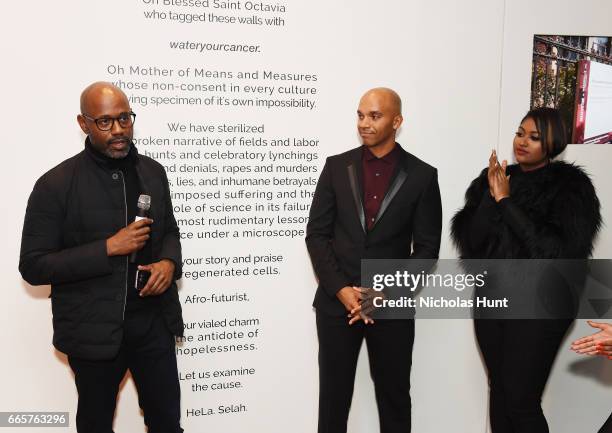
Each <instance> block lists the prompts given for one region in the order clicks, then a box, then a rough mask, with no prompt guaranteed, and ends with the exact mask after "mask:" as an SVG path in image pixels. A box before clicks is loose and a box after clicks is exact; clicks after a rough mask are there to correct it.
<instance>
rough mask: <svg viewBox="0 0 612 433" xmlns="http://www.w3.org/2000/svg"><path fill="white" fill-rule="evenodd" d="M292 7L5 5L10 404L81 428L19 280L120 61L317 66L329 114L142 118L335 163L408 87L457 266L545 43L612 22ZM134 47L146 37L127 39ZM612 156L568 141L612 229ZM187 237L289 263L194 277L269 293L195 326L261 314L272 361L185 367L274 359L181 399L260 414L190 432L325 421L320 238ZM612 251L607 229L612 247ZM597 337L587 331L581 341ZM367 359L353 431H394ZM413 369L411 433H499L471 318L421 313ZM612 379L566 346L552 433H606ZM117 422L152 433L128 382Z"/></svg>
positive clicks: (40, 308) (41, 322)
mask: <svg viewBox="0 0 612 433" xmlns="http://www.w3.org/2000/svg"><path fill="white" fill-rule="evenodd" d="M283 4H285V5H286V6H287V8H288V12H287V14H286V20H287V25H286V27H284V28H282V29H271V28H256V27H249V26H229V25H228V26H221V25H210V26H207V25H180V24H176V23H167V22H157V23H153V22H151V21H146V20H143V19H142V10H143V9H144V7H145V5H144V4H143V3H142V2H139V1H136V0H132V1H130V2H126V1H119V0H110V1H107V2H82V1H77V0H66V1H64V2H62V4H61V7H60V5H59V4H58V3H53V2H44V1H34V2H27V3H11V4H10V5H8V6H6V7H5V8H4V12H3V14H2V18H0V20H1V26H0V35H1V40H2V52H3V67H2V69H1V71H2V72H1V74H2V80H1V81H0V82H1V83H2V84H1V85H2V95H3V96H4V98H3V100H4V104H2V118H3V121H2V124H3V133H4V134H3V138H4V140H3V149H4V155H5V158H4V160H5V164H4V167H3V168H4V169H3V170H2V174H1V176H2V181H3V184H4V185H5V194H6V196H7V197H6V200H4V201H3V203H4V204H3V205H2V207H3V209H2V212H1V214H2V221H3V224H2V226H3V227H4V229H3V230H4V232H3V234H4V236H3V238H4V245H5V249H4V252H3V253H2V260H1V261H0V266H1V272H2V275H5V278H6V284H5V291H6V295H5V297H4V302H3V303H2V304H1V306H0V308H1V315H2V317H3V318H4V323H5V326H3V327H2V330H1V331H0V332H1V333H2V334H1V335H2V342H3V343H4V347H5V350H4V352H3V353H4V356H3V359H2V368H1V369H0V383H2V388H3V391H2V394H1V395H0V411H19V410H21V411H25V410H40V411H69V412H70V413H71V423H72V424H74V414H75V411H76V393H75V390H74V384H73V381H72V375H71V372H70V369H69V367H68V366H67V364H66V363H65V359H64V356H63V355H61V354H58V353H57V352H55V351H54V350H53V348H52V346H51V334H52V333H51V313H50V305H49V302H48V300H47V298H46V296H47V295H48V293H49V289H48V287H30V286H28V285H27V284H26V283H24V282H22V280H21V278H20V276H19V274H18V272H17V263H18V255H19V242H20V234H21V225H22V222H23V215H24V210H25V205H26V201H27V197H28V195H29V192H30V191H31V188H32V186H33V184H34V181H35V180H36V179H37V178H38V177H39V176H40V175H41V174H42V173H44V172H45V171H46V170H47V169H49V168H50V167H52V166H54V165H55V164H57V163H59V162H60V161H62V160H63V159H65V158H67V157H69V156H71V155H73V154H74V153H76V152H78V151H79V150H80V149H81V146H82V139H83V136H82V134H81V133H80V131H79V130H78V126H77V124H76V121H75V117H76V114H77V113H78V97H79V93H80V91H81V90H82V88H83V87H84V86H85V85H87V84H88V83H90V82H92V81H95V80H100V79H111V78H113V77H111V76H109V75H107V74H106V72H105V71H106V66H107V65H108V64H113V63H121V64H143V63H148V64H159V65H166V66H168V67H177V68H178V67H183V66H189V65H191V66H193V65H198V66H199V67H206V68H209V69H215V68H220V69H245V70H248V69H258V68H264V67H265V68H271V69H278V70H289V71H293V70H296V71H301V72H314V73H317V74H319V76H320V82H319V83H318V86H319V90H320V92H319V95H318V96H317V98H316V100H317V103H318V108H317V109H316V110H313V111H312V112H304V111H298V110H286V111H279V110H270V111H265V110H257V109H242V110H240V109H227V108H224V109H219V108H209V107H193V108H186V107H161V108H157V109H155V108H152V107H137V106H136V107H133V108H134V110H135V111H137V113H138V120H137V125H136V136H146V135H158V136H164V135H167V129H166V127H165V123H166V122H167V121H170V120H175V121H178V120H182V121H187V120H192V121H235V122H237V121H252V122H259V123H265V124H266V128H267V130H269V131H271V132H270V133H271V134H272V135H279V136H282V135H291V136H294V137H298V136H300V135H306V136H316V137H318V138H319V139H320V141H321V146H320V147H319V149H318V152H319V155H320V156H321V159H320V160H319V165H321V164H322V162H323V160H324V157H325V156H328V155H331V154H335V153H339V152H342V151H344V150H346V149H349V148H352V147H354V146H357V145H358V144H359V143H358V139H357V135H356V133H355V110H356V106H357V102H358V99H359V97H360V95H361V93H362V92H363V91H364V90H366V89H368V88H370V87H373V86H378V85H385V86H389V87H393V88H394V89H396V90H397V91H398V92H399V93H400V95H401V96H402V97H403V99H404V117H405V123H404V126H403V127H402V131H401V133H400V136H399V141H400V142H401V143H402V145H403V146H404V147H405V148H406V149H407V150H408V151H410V152H412V153H414V154H416V155H417V156H419V157H420V158H422V159H424V160H425V161H427V162H429V163H431V164H433V165H435V166H436V167H438V170H439V181H440V187H441V191H442V198H443V207H444V209H443V210H444V228H443V244H442V249H441V257H443V258H453V257H455V256H456V252H455V251H454V249H453V248H452V245H451V244H450V242H449V240H448V234H449V226H448V222H449V220H450V218H451V216H452V214H453V212H454V211H455V210H456V209H458V208H459V207H460V206H461V204H462V202H463V194H464V192H465V188H466V187H467V185H468V184H469V182H470V180H471V179H472V178H473V177H474V176H476V174H477V173H478V172H479V171H480V169H481V168H482V167H484V166H485V164H486V162H487V159H488V154H489V152H490V149H491V148H498V149H499V152H500V156H502V157H509V156H510V152H511V146H510V143H511V139H512V135H513V132H514V131H513V129H514V128H515V127H516V124H517V123H518V121H519V120H520V118H521V117H522V115H523V114H524V113H525V112H526V111H527V109H528V106H529V89H530V77H531V74H530V70H531V67H530V64H531V63H530V62H531V44H532V37H533V34H534V33H537V34H595V35H599V34H601V35H606V34H610V28H609V23H608V22H607V17H609V16H610V14H611V13H612V6H611V5H609V4H608V3H606V2H601V1H596V0H588V1H585V2H582V4H581V6H580V7H581V9H582V10H583V11H584V12H583V13H581V14H577V13H570V12H568V11H571V10H573V9H575V8H576V7H577V6H576V4H575V3H574V2H569V1H566V0H562V1H555V2H553V1H551V0H546V1H541V2H538V3H537V4H536V5H534V4H533V2H531V3H527V2H526V1H525V0H513V1H511V2H507V4H505V2H504V1H503V0H493V1H491V0H465V1H462V2H455V1H452V0H443V1H439V2H405V1H400V0H386V1H384V2H378V3H372V2H366V1H364V0H353V1H348V0H342V1H335V2H326V1H322V0H312V1H309V2H290V1H286V2H283ZM173 39H177V40H179V39H192V40H196V41H200V40H213V41H217V40H221V41H240V42H249V43H260V44H261V45H262V47H263V48H264V51H263V53H262V54H261V55H258V56H245V55H236V54H231V55H220V54H216V53H206V54H196V53H181V52H177V51H172V50H169V49H168V47H167V44H168V41H169V40H173ZM126 40H127V41H128V47H129V48H124V46H125V41H126ZM500 101H501V106H500ZM500 119H501V121H500ZM142 150H143V149H141V151H142ZM611 152H612V148H611V147H609V146H582V147H577V146H572V147H571V148H570V149H569V150H568V151H567V152H566V158H567V159H570V160H576V161H578V162H580V163H581V164H583V165H585V166H586V167H587V169H588V170H589V172H591V173H592V174H593V178H594V181H595V184H596V186H597V189H598V193H599V196H600V199H601V201H602V205H603V209H604V218H605V219H606V220H609V219H610V212H611V211H610V209H611V208H610V205H609V200H608V198H609V197H610V191H609V188H610V187H609V186H608V185H609V184H610V182H609V174H608V173H609V170H606V166H607V164H606V162H607V161H608V160H610V156H611V155H610V153H611ZM183 245H184V255H185V256H189V255H197V254H213V253H214V254H233V253H241V254H247V253H249V252H263V251H265V250H273V251H278V252H281V253H282V254H284V255H285V257H286V262H285V263H286V264H285V265H283V267H282V268H281V274H280V275H279V276H277V277H274V278H268V279H266V278H263V279H257V280H254V279H244V278H239V279H228V278H226V279H215V280H210V281H207V280H200V281H199V282H197V283H195V282H189V281H184V282H183V283H182V291H181V296H183V297H184V296H186V295H188V294H192V293H206V292H209V291H211V290H219V291H228V292H229V291H232V290H237V289H241V290H245V291H248V292H249V294H250V295H251V297H252V298H253V301H252V302H251V303H250V304H248V305H237V306H232V307H231V308H219V307H215V308H209V307H199V308H194V307H193V306H187V307H186V308H185V315H186V319H187V320H201V319H202V318H211V317H227V316H228V315H230V314H242V315H249V314H251V315H257V316H258V317H260V318H261V319H262V322H263V323H262V334H263V336H262V340H261V341H260V349H259V351H257V352H256V353H251V354H247V355H244V356H242V355H233V356H216V357H203V358H198V359H196V360H192V359H182V358H180V359H179V363H180V368H181V369H182V370H184V371H188V370H190V369H193V368H201V369H207V368H223V367H234V366H237V365H239V364H240V363H242V362H246V363H248V364H249V365H252V366H254V367H256V368H257V370H258V374H257V375H256V376H255V377H254V378H252V379H250V380H249V381H247V385H248V386H247V387H246V388H245V389H244V390H243V391H238V392H235V391H234V392H222V393H219V394H194V393H191V392H190V391H189V389H188V387H187V386H183V406H184V407H209V406H211V407H214V406H216V405H218V404H220V403H223V402H229V401H241V402H244V403H245V404H247V405H248V406H249V411H248V412H247V413H243V414H235V415H226V416H218V415H217V416H214V417H209V418H207V419H202V418H199V419H186V420H185V419H184V422H183V425H184V427H185V428H186V429H187V431H205V430H206V431H226V432H228V433H233V432H244V431H246V430H247V429H249V430H255V431H272V432H281V431H297V432H299V433H301V432H304V433H305V432H312V431H314V430H315V428H316V410H317V401H316V398H317V392H318V391H317V380H318V379H317V365H316V351H317V342H316V334H315V327H314V314H313V311H312V309H311V308H310V303H311V300H312V299H311V298H312V296H313V294H314V287H315V280H314V276H313V274H312V270H311V267H310V263H309V259H308V257H307V253H306V251H305V247H304V243H303V240H302V239H294V240H278V239H269V240H260V241H252V240H249V241H227V242H224V241H207V242H193V241H188V242H185V243H184V244H183ZM611 253H612V243H611V242H610V231H609V229H607V228H606V229H605V230H604V232H603V233H602V236H601V237H600V241H599V244H598V247H597V252H596V256H597V257H600V258H605V257H610V256H611ZM587 332H589V331H588V330H587V329H585V326H584V324H583V323H578V324H577V326H576V328H575V329H574V330H573V331H572V335H571V336H570V337H569V339H570V340H571V338H573V337H574V336H578V335H582V334H585V333H587ZM566 346H567V344H566ZM362 355H363V356H362V358H361V360H360V364H359V367H358V375H357V384H356V389H355V398H354V405H353V410H352V412H351V417H350V421H349V422H350V431H352V432H364V433H365V432H372V431H377V428H378V427H377V425H378V422H377V416H376V408H375V402H374V393H373V387H372V385H371V381H370V378H369V372H368V368H367V362H366V356H365V353H364V354H362ZM412 372H413V374H412V384H413V385H412V386H413V388H412V389H413V392H412V395H413V405H414V406H413V420H414V421H413V425H414V431H416V432H419V433H421V432H423V433H427V432H432V433H433V432H440V431H453V432H458V433H460V432H465V433H474V432H485V430H486V411H487V395H486V393H487V385H486V378H485V373H484V368H483V365H482V362H481V360H480V356H479V354H478V350H477V347H476V344H475V340H474V336H473V331H472V324H471V322H469V321H458V320H441V321H434V320H423V321H420V322H418V323H417V336H416V343H415V349H414V363H413V369H412ZM611 375H612V372H611V367H610V365H604V363H603V362H600V360H590V359H588V360H586V359H581V358H578V357H577V356H575V355H574V354H572V353H570V352H569V351H568V350H566V349H565V348H564V349H563V350H562V353H561V355H560V357H559V360H558V362H557V365H556V367H555V370H554V371H553V374H552V376H551V380H550V384H549V387H548V391H547V394H546V396H545V401H544V406H545V410H546V412H547V414H548V415H549V416H550V417H549V418H550V420H551V426H552V431H555V432H568V433H569V432H576V431H592V430H595V429H596V427H597V426H598V425H599V424H601V422H603V419H605V415H607V414H606V411H609V406H610V405H609V391H610V386H611V385H612V377H611ZM184 385H185V384H184ZM606 396H607V401H608V403H606ZM585 402H587V403H588V405H585V404H584V403H585ZM116 430H117V431H130V432H138V431H143V428H142V417H141V416H140V414H139V412H138V409H137V400H136V394H135V391H134V389H133V384H132V383H131V381H128V382H127V383H126V386H125V388H124V390H123V392H122V394H121V399H120V402H119V405H118V413H117V419H116ZM7 431H11V429H7ZM15 431H19V430H17V429H15ZM58 431H62V430H61V429H58ZM64 431H75V429H74V428H73V427H71V428H70V429H66V430H64Z"/></svg>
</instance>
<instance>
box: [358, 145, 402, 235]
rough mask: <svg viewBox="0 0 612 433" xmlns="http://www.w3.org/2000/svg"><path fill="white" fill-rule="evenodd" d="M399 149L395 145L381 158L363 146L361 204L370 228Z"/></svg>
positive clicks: (370, 228)
mask: <svg viewBox="0 0 612 433" xmlns="http://www.w3.org/2000/svg"><path fill="white" fill-rule="evenodd" d="M398 157H399V150H398V147H397V145H396V146H395V147H394V148H393V150H392V151H391V152H389V153H387V154H386V155H385V156H383V157H382V158H377V157H376V156H375V155H374V154H373V153H372V152H371V151H370V149H368V148H367V147H365V146H364V147H363V156H362V158H361V161H362V165H363V206H364V212H365V217H366V222H367V224H368V230H372V227H374V222H375V221H376V215H378V211H379V210H380V205H381V204H382V201H383V199H384V198H385V194H386V193H387V190H388V189H389V183H390V182H391V177H392V176H393V173H394V172H395V167H396V165H397V160H398Z"/></svg>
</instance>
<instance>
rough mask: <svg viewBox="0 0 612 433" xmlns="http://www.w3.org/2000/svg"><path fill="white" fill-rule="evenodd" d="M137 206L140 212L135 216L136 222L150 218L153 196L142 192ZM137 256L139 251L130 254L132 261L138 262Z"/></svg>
mask: <svg viewBox="0 0 612 433" xmlns="http://www.w3.org/2000/svg"><path fill="white" fill-rule="evenodd" d="M136 206H137V207H138V213H137V214H136V218H134V222H136V221H140V220H141V219H144V218H148V217H149V209H151V196H150V195H146V194H140V197H138V204H137V205H136ZM137 256H138V251H134V252H132V254H130V263H136V257H137Z"/></svg>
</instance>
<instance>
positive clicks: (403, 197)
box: [306, 144, 442, 316]
mask: <svg viewBox="0 0 612 433" xmlns="http://www.w3.org/2000/svg"><path fill="white" fill-rule="evenodd" d="M397 146H399V144H398V145H397ZM399 150H400V157H399V160H398V163H397V166H396V169H395V173H394V174H393V176H392V178H391V182H390V184H389V188H388V190H387V193H386V195H385V198H384V199H383V202H382V204H381V208H380V211H379V212H378V215H377V217H376V222H375V225H374V227H373V228H372V229H371V230H369V231H368V230H367V225H366V221H365V212H364V208H363V192H362V191H363V182H362V159H361V158H362V152H363V148H362V147H358V148H356V149H353V150H350V151H348V152H345V153H342V154H340V155H335V156H331V157H329V158H327V160H326V162H325V166H324V167H323V171H322V172H321V176H320V177H319V182H318V184H317V188H316V190H315V195H314V197H313V200H312V206H311V208H310V218H309V221H308V226H307V228H306V245H307V247H308V252H309V254H310V258H311V260H312V264H313V267H314V270H315V273H316V274H317V277H318V279H319V287H318V289H317V293H316V295H315V299H314V303H313V306H314V307H315V308H316V309H317V310H319V311H321V312H324V313H327V314H330V315H334V316H339V315H343V314H346V311H345V308H344V306H343V305H342V303H341V302H340V300H338V298H337V297H336V293H337V292H338V291H339V290H340V289H342V288H343V287H345V286H352V285H357V286H359V285H360V282H361V260H362V259H386V258H388V259H406V258H419V259H431V258H433V259H435V258H437V257H438V253H439V250H440V232H441V228H442V205H441V200H440V188H439V186H438V176H437V170H436V169H435V168H434V167H432V166H430V165H428V164H426V163H425V162H423V161H421V160H420V159H418V158H417V157H415V156H414V155H411V154H410V153H408V152H406V151H405V150H403V149H402V148H401V147H400V148H399Z"/></svg>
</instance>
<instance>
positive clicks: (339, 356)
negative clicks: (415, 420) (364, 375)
mask: <svg viewBox="0 0 612 433" xmlns="http://www.w3.org/2000/svg"><path fill="white" fill-rule="evenodd" d="M317 334H318V337H319V430H318V431H319V433H346V427H347V420H348V416H349V410H350V407H351V401H352V398H353V386H354V383H355V371H356V367H357V359H358V357H359V350H360V348H361V343H362V341H363V340H364V338H365V341H366V344H367V349H368V358H369V361H370V374H371V376H372V379H373V381H374V388H375V393H376V403H377V406H378V414H379V419H380V432H381V433H409V432H410V428H411V402H410V368H411V366H412V346H413V343H414V320H377V321H376V322H375V323H374V324H371V325H365V324H364V323H363V322H362V321H359V322H357V323H355V324H353V325H349V324H348V318H347V317H345V316H330V315H327V314H325V313H321V312H317Z"/></svg>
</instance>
